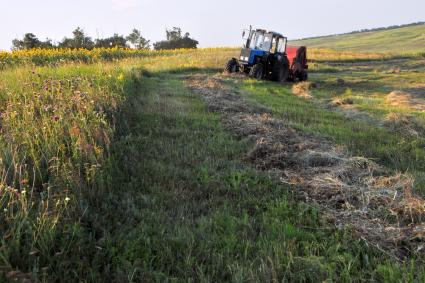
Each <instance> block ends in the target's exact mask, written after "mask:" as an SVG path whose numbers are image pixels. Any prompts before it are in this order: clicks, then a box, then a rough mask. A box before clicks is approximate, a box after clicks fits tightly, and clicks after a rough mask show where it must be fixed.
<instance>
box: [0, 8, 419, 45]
mask: <svg viewBox="0 0 425 283" xmlns="http://www.w3.org/2000/svg"><path fill="white" fill-rule="evenodd" d="M0 7H1V8H0V49H2V50H9V49H10V47H11V42H12V40H13V39H14V38H22V37H23V35H24V34H25V33H27V32H32V33H34V34H35V35H36V36H37V37H38V38H39V39H42V40H44V39H46V38H50V39H53V41H60V40H62V39H63V37H64V36H68V37H71V36H72V31H73V30H74V29H75V28H76V27H77V26H80V27H82V28H83V29H84V30H85V32H86V33H87V34H88V35H89V36H91V37H93V38H94V39H95V38H99V37H100V38H102V37H107V36H111V35H113V34H114V33H118V34H123V35H127V34H128V33H130V31H131V30H132V29H133V28H138V29H141V31H142V34H143V36H144V37H145V38H147V39H150V40H151V42H156V41H158V40H162V39H164V37H165V29H166V28H172V27H173V26H178V27H181V28H182V29H183V31H184V32H189V33H190V34H191V36H192V37H193V38H195V39H197V40H198V41H199V42H200V47H217V46H241V45H242V39H241V34H242V30H243V29H246V28H249V25H252V26H253V27H255V28H263V29H267V30H273V31H277V32H280V33H282V34H284V35H286V36H288V38H289V39H298V38H304V37H310V36H318V35H327V34H336V33H343V32H350V31H353V30H359V29H364V28H374V27H384V26H389V25H399V24H407V23H412V22H418V21H425V13H424V11H425V1H424V0H403V1H400V0H355V1H348V0H304V1H296V0H292V1H287V0H266V1H261V0H260V1H259V0H256V1H255V0H209V1H204V0H38V1H37V0H13V1H8V0H0Z"/></svg>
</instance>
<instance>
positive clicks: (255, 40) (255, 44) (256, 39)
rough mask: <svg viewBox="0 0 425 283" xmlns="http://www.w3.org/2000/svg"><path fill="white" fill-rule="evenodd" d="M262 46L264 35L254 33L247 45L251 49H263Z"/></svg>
mask: <svg viewBox="0 0 425 283" xmlns="http://www.w3.org/2000/svg"><path fill="white" fill-rule="evenodd" d="M263 44H264V34H262V33H259V32H254V33H253V35H252V39H251V42H250V45H249V48H251V49H263Z"/></svg>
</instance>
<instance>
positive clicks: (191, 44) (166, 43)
mask: <svg viewBox="0 0 425 283" xmlns="http://www.w3.org/2000/svg"><path fill="white" fill-rule="evenodd" d="M182 34H183V33H182V30H181V28H179V27H173V29H171V30H168V29H167V30H166V37H167V40H163V41H159V42H156V43H154V45H153V46H154V48H155V50H162V49H179V48H197V47H198V44H199V42H198V41H197V40H195V39H193V38H190V34H189V33H188V32H186V33H185V34H184V36H183V35H182Z"/></svg>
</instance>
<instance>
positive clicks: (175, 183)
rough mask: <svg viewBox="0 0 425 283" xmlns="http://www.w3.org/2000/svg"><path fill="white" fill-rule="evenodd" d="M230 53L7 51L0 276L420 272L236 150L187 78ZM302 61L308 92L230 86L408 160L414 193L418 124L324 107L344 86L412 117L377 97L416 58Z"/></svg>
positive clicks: (344, 55) (214, 68)
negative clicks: (410, 128)
mask: <svg viewBox="0 0 425 283" xmlns="http://www.w3.org/2000/svg"><path fill="white" fill-rule="evenodd" d="M235 54H237V50H234V49H201V50H185V51H173V52H169V53H167V54H161V53H159V54H158V53H155V52H150V53H149V52H148V53H144V54H143V55H140V56H121V57H117V58H115V57H114V58H113V59H111V58H109V57H113V55H111V56H109V57H108V58H107V59H102V58H97V59H96V60H93V61H87V60H81V59H78V58H77V59H75V60H74V59H68V60H61V59H52V58H50V57H49V55H48V54H44V55H43V54H42V56H46V58H48V59H46V60H41V61H40V60H38V61H37V62H34V61H33V59H32V58H33V57H32V55H31V54H26V55H24V54H23V55H22V56H26V57H25V58H26V59H22V60H20V61H19V62H15V63H8V64H7V67H5V68H4V70H2V71H1V73H0V74H1V76H0V98H1V100H0V111H1V138H0V149H1V150H0V157H1V159H0V160H1V163H0V166H1V167H0V169H1V172H2V175H1V184H0V186H1V195H0V205H1V207H0V211H1V213H2V217H1V218H0V231H1V235H2V236H1V240H2V241H1V243H0V270H1V271H0V272H1V275H0V276H1V277H0V278H1V280H2V281H11V280H15V279H16V280H27V282H31V281H35V282H36V281H41V282H52V281H60V282H100V281H113V282H163V281H171V282H182V281H184V282H186V281H189V282H221V281H231V282H246V281H256V282H271V281H273V282H275V281H287V282H318V281H338V282H340V281H342V282H352V281H356V282H359V281H360V282H361V281H381V282H422V281H424V280H425V269H424V265H423V264H424V262H423V257H422V256H421V255H420V254H412V255H411V256H410V257H409V258H406V259H404V260H403V261H399V260H395V259H394V258H392V257H390V256H388V255H387V254H386V253H385V252H383V251H381V250H380V249H377V248H375V247H373V246H368V244H367V243H366V242H365V241H363V240H362V239H361V238H359V237H356V236H355V235H353V234H352V232H351V231H350V229H349V228H346V229H336V228H335V227H333V226H332V225H331V224H330V223H327V222H326V221H325V220H324V219H323V218H322V216H321V215H320V214H319V213H318V210H317V209H316V208H315V207H314V206H311V205H308V204H305V203H302V202H298V201H297V200H296V199H295V198H294V196H293V193H292V190H291V188H290V187H289V186H288V185H285V184H282V183H281V182H279V181H277V180H274V179H273V178H271V177H270V176H269V175H268V174H267V173H266V172H259V171H257V170H255V169H254V168H253V167H252V166H251V165H249V164H247V163H246V162H244V161H243V156H244V155H245V154H246V152H247V151H249V149H250V147H251V146H252V145H251V144H250V141H249V140H241V139H239V138H237V137H236V136H235V135H234V134H233V133H232V132H229V131H228V130H226V128H225V127H224V126H223V124H222V122H221V117H220V115H219V114H217V113H212V112H210V111H208V108H207V106H206V105H205V104H204V102H203V101H202V99H201V98H200V97H199V96H197V95H196V94H195V93H193V92H191V91H190V90H189V89H188V88H187V87H186V85H185V83H184V80H185V79H186V78H188V77H191V76H192V75H194V74H197V73H202V74H205V75H213V74H215V73H217V72H221V70H222V66H223V64H224V62H226V60H227V59H228V58H229V57H232V56H234V55H235ZM37 56H39V55H37ZM88 56H91V55H88ZM6 57H7V56H4V57H3V58H6ZM18 57H19V56H18ZM37 58H40V57H37ZM42 58H43V57H42ZM58 58H60V56H59V57H58ZM312 58H313V59H315V60H316V63H314V64H313V65H312V66H311V73H310V78H311V81H313V82H315V83H316V84H317V88H314V89H311V90H309V91H310V94H311V95H312V96H313V98H314V99H306V98H303V97H298V96H295V95H294V94H293V93H292V85H291V84H289V83H288V84H284V85H278V84H276V83H272V82H257V81H253V80H241V79H237V78H233V77H229V78H228V80H227V84H228V86H229V87H232V88H235V89H238V90H240V91H241V95H242V96H243V97H244V98H246V99H247V100H248V101H251V102H252V103H255V104H259V105H263V106H265V107H267V108H269V109H271V112H272V113H273V115H276V116H279V117H283V118H284V119H286V120H287V121H288V122H289V123H290V124H291V125H292V126H293V127H295V128H297V129H300V130H302V131H305V132H307V133H309V134H312V135H317V136H320V137H325V138H326V139H328V140H330V141H332V142H334V143H336V144H340V145H342V146H346V147H347V148H348V149H349V150H350V151H351V152H353V153H354V154H357V155H363V156H365V157H368V158H374V159H376V160H377V162H378V163H379V164H381V165H383V166H386V167H388V168H391V169H392V170H394V171H402V172H405V171H408V172H410V173H412V174H413V175H414V176H415V177H416V185H415V189H416V191H417V192H418V193H420V194H422V193H423V192H424V179H423V172H424V168H423V164H424V163H423V161H424V159H425V152H424V150H423V144H424V140H423V138H422V136H423V135H422V134H420V135H416V136H415V135H413V136H412V135H406V134H405V133H403V132H394V131H393V130H392V129H390V128H388V127H385V126H384V125H381V124H379V123H377V124H371V123H369V122H367V121H364V120H362V119H360V118H349V117H347V116H346V115H345V114H344V112H340V111H339V110H338V108H335V107H334V108H328V107H325V106H326V105H327V103H328V102H330V101H331V100H333V99H334V98H335V97H337V98H350V99H352V100H353V101H354V103H353V104H352V107H353V108H355V109H357V110H358V111H361V112H362V113H363V112H364V113H366V114H368V115H370V116H371V117H372V118H373V119H376V120H384V119H385V117H386V115H387V114H388V113H390V112H391V113H392V112H397V113H403V114H409V115H413V116H414V117H415V118H416V119H418V120H419V121H422V120H421V119H423V116H422V113H423V112H420V111H416V110H412V109H410V108H406V106H405V105H404V106H391V107H390V106H389V105H387V104H386V100H385V96H386V95H387V94H388V93H389V92H391V91H393V90H407V89H409V88H410V87H414V88H416V89H420V88H421V86H422V84H423V81H422V80H423V76H422V75H423V72H424V70H423V68H422V67H421V64H420V62H422V61H421V60H423V59H421V58H420V57H410V58H404V59H402V60H401V59H400V58H399V57H397V56H395V57H391V56H389V55H380V54H378V53H375V54H369V53H367V54H359V53H353V52H340V51H338V52H336V51H331V50H313V52H312ZM117 59H120V60H117ZM397 60H401V61H397ZM5 61H6V60H4V62H5ZM9 62H10V61H9ZM87 62H90V64H87ZM395 62H398V63H397V64H398V65H397V67H399V68H400V70H398V69H397V70H396V71H395V72H394V70H395V69H394V68H395ZM4 65H6V64H4ZM338 78H339V79H343V80H344V82H343V83H342V82H341V81H340V82H338V81H337V79H338ZM406 78H409V79H408V80H407V79H406ZM420 123H422V122H420Z"/></svg>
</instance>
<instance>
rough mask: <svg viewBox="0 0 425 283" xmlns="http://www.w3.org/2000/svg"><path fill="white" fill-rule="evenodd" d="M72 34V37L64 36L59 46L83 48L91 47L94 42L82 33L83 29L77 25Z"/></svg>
mask: <svg viewBox="0 0 425 283" xmlns="http://www.w3.org/2000/svg"><path fill="white" fill-rule="evenodd" d="M72 34H73V35H74V37H73V38H66V37H65V38H64V39H63V40H62V42H61V43H59V47H62V48H72V49H76V48H84V49H89V50H90V49H93V47H94V42H93V40H92V39H91V37H89V36H86V34H85V33H84V30H83V29H81V28H80V27H77V29H75V30H74V31H73V32H72Z"/></svg>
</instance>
